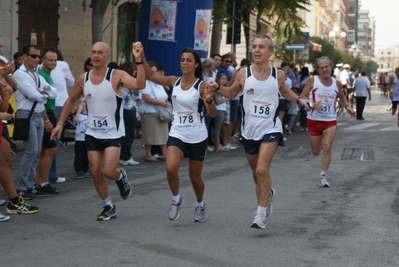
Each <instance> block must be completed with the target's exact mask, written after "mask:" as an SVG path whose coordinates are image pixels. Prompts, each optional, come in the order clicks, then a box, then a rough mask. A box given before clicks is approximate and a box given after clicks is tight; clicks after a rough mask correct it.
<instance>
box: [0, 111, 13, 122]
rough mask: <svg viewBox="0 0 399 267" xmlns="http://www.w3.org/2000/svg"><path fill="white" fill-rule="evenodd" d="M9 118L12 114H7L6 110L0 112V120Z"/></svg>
mask: <svg viewBox="0 0 399 267" xmlns="http://www.w3.org/2000/svg"><path fill="white" fill-rule="evenodd" d="M11 119H12V114H9V113H7V112H0V120H6V121H9V120H11Z"/></svg>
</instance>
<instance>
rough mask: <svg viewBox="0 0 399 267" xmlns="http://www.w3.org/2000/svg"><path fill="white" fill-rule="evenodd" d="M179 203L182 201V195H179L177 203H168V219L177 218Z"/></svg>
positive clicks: (173, 219)
mask: <svg viewBox="0 0 399 267" xmlns="http://www.w3.org/2000/svg"><path fill="white" fill-rule="evenodd" d="M181 203H183V198H182V197H180V201H179V202H178V203H175V202H173V201H172V204H170V210H169V215H168V217H169V220H171V221H176V220H177V219H178V218H179V216H180V206H181Z"/></svg>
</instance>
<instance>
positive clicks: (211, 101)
mask: <svg viewBox="0 0 399 267" xmlns="http://www.w3.org/2000/svg"><path fill="white" fill-rule="evenodd" d="M205 103H207V104H212V103H213V99H212V98H211V100H210V101H208V100H205Z"/></svg>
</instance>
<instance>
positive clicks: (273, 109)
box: [241, 66, 282, 140]
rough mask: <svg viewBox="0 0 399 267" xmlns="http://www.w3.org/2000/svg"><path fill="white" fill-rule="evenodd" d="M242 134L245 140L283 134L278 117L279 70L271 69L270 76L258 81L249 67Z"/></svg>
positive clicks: (243, 107) (245, 86)
mask: <svg viewBox="0 0 399 267" xmlns="http://www.w3.org/2000/svg"><path fill="white" fill-rule="evenodd" d="M242 94H243V105H242V114H243V119H242V122H241V129H242V130H241V134H242V136H243V137H244V138H245V139H249V140H261V139H262V138H263V136H265V135H266V134H269V133H282V127H281V121H280V119H279V118H278V117H277V115H278V113H277V109H278V105H279V88H278V77H277V70H276V68H274V67H271V70H270V76H269V77H268V78H267V79H266V80H265V81H258V80H257V79H256V78H255V77H254V76H253V75H252V66H250V67H249V68H248V67H247V75H246V80H245V85H244V90H243V93H242Z"/></svg>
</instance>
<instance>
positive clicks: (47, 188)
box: [36, 184, 60, 194]
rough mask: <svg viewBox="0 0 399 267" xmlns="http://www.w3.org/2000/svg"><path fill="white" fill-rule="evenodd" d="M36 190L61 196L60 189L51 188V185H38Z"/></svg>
mask: <svg viewBox="0 0 399 267" xmlns="http://www.w3.org/2000/svg"><path fill="white" fill-rule="evenodd" d="M36 190H38V191H40V192H44V193H46V194H59V193H60V190H58V188H56V187H54V186H51V185H50V184H46V185H45V186H41V185H38V186H36Z"/></svg>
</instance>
